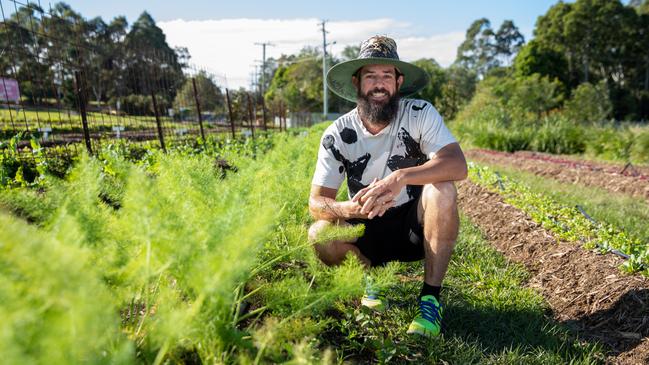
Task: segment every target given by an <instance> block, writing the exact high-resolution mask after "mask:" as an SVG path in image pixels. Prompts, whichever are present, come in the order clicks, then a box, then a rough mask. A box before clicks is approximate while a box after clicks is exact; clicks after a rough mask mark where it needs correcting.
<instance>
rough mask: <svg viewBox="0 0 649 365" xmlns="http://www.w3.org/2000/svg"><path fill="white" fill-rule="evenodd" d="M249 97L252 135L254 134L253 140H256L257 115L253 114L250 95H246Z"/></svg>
mask: <svg viewBox="0 0 649 365" xmlns="http://www.w3.org/2000/svg"><path fill="white" fill-rule="evenodd" d="M246 95H247V96H248V117H249V118H250V133H252V139H253V140H254V139H255V115H254V114H253V113H252V98H251V97H250V93H246Z"/></svg>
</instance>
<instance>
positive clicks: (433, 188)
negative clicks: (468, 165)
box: [421, 181, 457, 210]
mask: <svg viewBox="0 0 649 365" xmlns="http://www.w3.org/2000/svg"><path fill="white" fill-rule="evenodd" d="M421 201H422V205H423V208H424V209H426V208H429V207H430V208H434V209H440V210H446V209H451V208H454V207H455V205H456V203H457V190H456V189H455V184H454V183H453V182H452V181H443V182H438V183H434V184H426V185H424V189H423V191H422V193H421Z"/></svg>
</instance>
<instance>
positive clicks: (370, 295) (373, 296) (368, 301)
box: [361, 276, 388, 312]
mask: <svg viewBox="0 0 649 365" xmlns="http://www.w3.org/2000/svg"><path fill="white" fill-rule="evenodd" d="M387 304H388V303H387V299H386V298H385V293H383V291H382V290H381V289H380V288H378V287H377V286H376V285H374V283H373V282H372V279H371V278H370V277H369V276H368V277H366V280H365V294H364V295H363V298H361V305H362V306H364V307H367V308H370V309H373V310H375V311H379V312H381V311H384V310H385V309H386V308H387V306H388V305H387Z"/></svg>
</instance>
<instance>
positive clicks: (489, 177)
mask: <svg viewBox="0 0 649 365" xmlns="http://www.w3.org/2000/svg"><path fill="white" fill-rule="evenodd" d="M469 171H470V172H469V175H470V178H471V179H472V181H475V182H476V183H478V184H480V185H482V186H485V187H487V188H489V189H498V190H499V191H500V192H501V193H502V194H503V195H504V196H505V197H506V201H507V202H509V203H510V204H512V205H514V206H515V207H517V208H519V209H521V210H522V211H524V212H525V213H527V214H528V215H529V216H530V217H532V219H534V220H535V221H536V222H538V223H539V224H542V225H543V227H545V228H547V229H549V230H551V231H552V232H553V233H554V234H556V235H557V236H558V237H560V238H562V239H565V240H567V241H572V242H578V243H582V244H584V245H585V246H586V247H588V248H598V249H600V250H602V251H603V252H613V253H616V254H618V255H620V256H623V257H625V258H627V261H626V262H625V263H624V265H623V268H624V269H625V270H627V271H629V272H634V271H640V272H643V273H644V274H645V275H649V246H648V245H647V243H646V242H644V241H642V240H641V239H640V238H638V237H634V236H632V235H629V234H628V233H625V232H623V231H621V230H620V229H619V228H616V227H613V226H612V225H611V224H609V223H607V222H597V221H595V220H594V219H592V218H591V217H590V215H588V213H587V212H585V211H584V210H583V208H581V207H580V206H579V205H576V206H565V205H562V204H559V203H558V202H556V201H554V200H553V199H551V198H548V197H547V196H544V195H543V194H539V193H536V192H533V191H531V190H530V189H529V188H528V187H527V186H525V185H523V184H520V183H518V182H516V181H513V180H511V179H508V178H507V177H505V176H502V175H500V174H499V173H498V172H497V171H494V170H492V169H490V168H488V167H480V166H479V165H477V164H475V163H472V164H471V165H470V169H469Z"/></svg>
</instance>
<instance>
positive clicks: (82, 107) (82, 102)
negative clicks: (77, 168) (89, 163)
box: [74, 71, 92, 154]
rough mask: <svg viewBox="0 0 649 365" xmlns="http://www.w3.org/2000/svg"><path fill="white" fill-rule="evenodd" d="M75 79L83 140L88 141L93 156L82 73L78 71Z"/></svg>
mask: <svg viewBox="0 0 649 365" xmlns="http://www.w3.org/2000/svg"><path fill="white" fill-rule="evenodd" d="M74 77H75V79H76V81H77V97H78V98H79V112H80V113H81V124H82V126H83V139H84V140H85V141H86V149H87V150H88V153H89V154H92V145H91V143H90V130H89V129H88V111H87V109H86V108H87V105H86V90H85V88H84V87H83V76H82V75H81V71H76V72H75V73H74Z"/></svg>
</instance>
